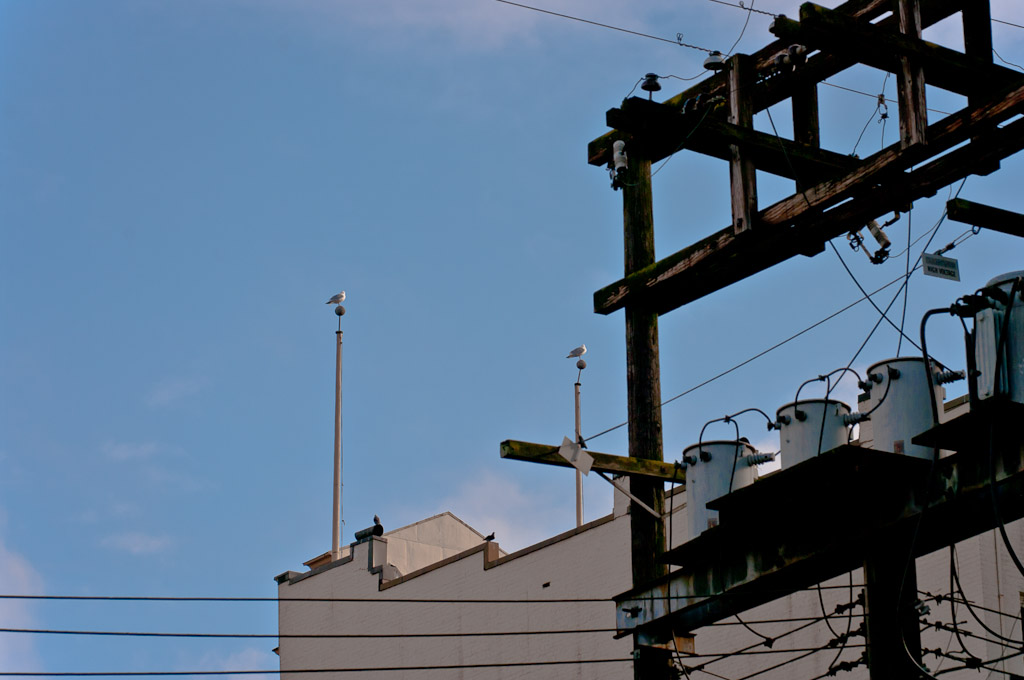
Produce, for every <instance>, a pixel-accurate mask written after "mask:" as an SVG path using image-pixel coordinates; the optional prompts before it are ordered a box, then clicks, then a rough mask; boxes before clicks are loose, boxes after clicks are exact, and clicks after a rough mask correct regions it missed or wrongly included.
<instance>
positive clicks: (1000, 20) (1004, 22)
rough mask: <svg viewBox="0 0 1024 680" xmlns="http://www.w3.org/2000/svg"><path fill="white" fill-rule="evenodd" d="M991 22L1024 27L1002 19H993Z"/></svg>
mask: <svg viewBox="0 0 1024 680" xmlns="http://www.w3.org/2000/svg"><path fill="white" fill-rule="evenodd" d="M992 22H993V23H996V24H1006V25H1007V26H1014V27H1015V28H1024V26H1021V25H1020V24H1015V23H1013V22H1010V21H1003V20H1002V19H993V20H992Z"/></svg>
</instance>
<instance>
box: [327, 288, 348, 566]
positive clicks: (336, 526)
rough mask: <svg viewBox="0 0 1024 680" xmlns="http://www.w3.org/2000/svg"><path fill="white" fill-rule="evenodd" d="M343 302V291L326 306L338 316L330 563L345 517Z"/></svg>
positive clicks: (338, 554)
mask: <svg viewBox="0 0 1024 680" xmlns="http://www.w3.org/2000/svg"><path fill="white" fill-rule="evenodd" d="M344 301H345V291H341V292H340V293H338V294H337V295H335V296H334V297H332V298H331V299H330V300H328V301H327V304H329V305H330V304H336V305H337V306H336V307H335V308H334V313H335V314H337V315H338V331H337V338H338V346H337V358H336V360H335V367H334V514H333V517H332V519H331V561H332V562H333V561H334V560H338V559H341V534H342V533H343V531H344V527H345V515H344V514H343V513H342V509H341V505H342V497H343V495H344V492H345V476H344V471H343V470H344V469H343V466H342V463H343V461H344V459H343V457H342V448H341V338H342V331H341V317H343V316H344V315H345V308H344V307H342V305H341V303H342V302H344Z"/></svg>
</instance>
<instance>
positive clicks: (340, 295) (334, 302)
mask: <svg viewBox="0 0 1024 680" xmlns="http://www.w3.org/2000/svg"><path fill="white" fill-rule="evenodd" d="M344 301H345V291H341V292H340V293H338V294H337V295H335V296H334V297H332V298H331V299H330V300H328V301H327V304H329V305H340V304H341V303H342V302H344Z"/></svg>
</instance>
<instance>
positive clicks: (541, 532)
mask: <svg viewBox="0 0 1024 680" xmlns="http://www.w3.org/2000/svg"><path fill="white" fill-rule="evenodd" d="M570 502H571V497H570V494H565V498H557V499H556V498H552V497H551V496H548V495H544V494H540V493H533V492H530V491H528V490H526V489H523V488H522V487H520V486H519V484H518V483H517V482H516V481H515V480H514V479H512V478H510V477H503V476H499V475H497V474H495V473H493V472H490V471H483V472H480V473H478V474H475V475H469V476H468V477H467V479H466V481H464V482H463V483H462V484H461V485H460V486H459V489H458V491H457V492H456V493H455V494H453V495H451V496H449V497H447V498H445V499H443V500H442V501H441V502H440V503H439V504H438V506H437V510H438V511H443V510H450V511H451V512H453V513H454V514H455V515H457V516H458V517H460V518H461V519H463V520H464V521H466V522H467V523H468V524H469V525H470V526H472V527H473V528H474V529H476V530H477V531H480V532H482V533H485V534H487V533H490V532H492V531H493V532H494V533H495V536H496V539H497V541H498V543H500V544H501V547H502V549H503V550H506V551H509V552H511V551H513V550H519V549H520V548H525V547H526V546H529V545H532V544H534V543H537V542H539V541H542V540H544V539H546V538H550V537H551V536H554V535H555V534H557V533H559V532H560V531H564V530H565V529H567V528H569V527H567V526H560V525H556V524H555V523H554V522H553V521H552V518H553V517H566V518H568V517H572V509H571V507H569V503H570ZM426 516H427V514H424V517H426Z"/></svg>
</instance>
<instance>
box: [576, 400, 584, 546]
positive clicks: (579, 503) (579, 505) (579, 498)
mask: <svg viewBox="0 0 1024 680" xmlns="http://www.w3.org/2000/svg"><path fill="white" fill-rule="evenodd" d="M575 392H576V443H577V444H579V442H580V438H581V437H582V435H581V434H580V430H581V424H580V420H581V417H580V383H579V382H577V383H576V389H575ZM581 526H583V473H582V472H580V471H579V470H576V527H577V528H579V527H581Z"/></svg>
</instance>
